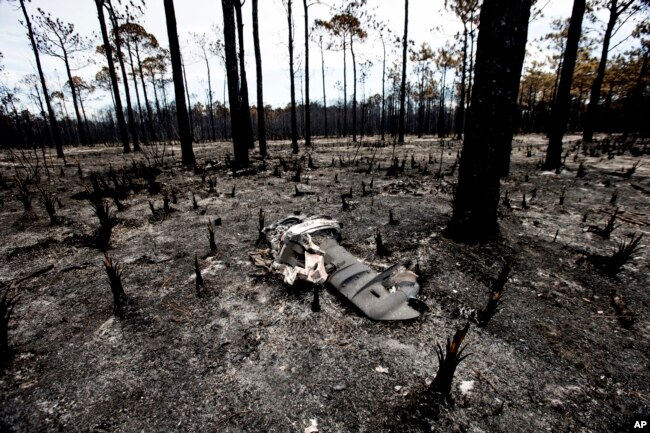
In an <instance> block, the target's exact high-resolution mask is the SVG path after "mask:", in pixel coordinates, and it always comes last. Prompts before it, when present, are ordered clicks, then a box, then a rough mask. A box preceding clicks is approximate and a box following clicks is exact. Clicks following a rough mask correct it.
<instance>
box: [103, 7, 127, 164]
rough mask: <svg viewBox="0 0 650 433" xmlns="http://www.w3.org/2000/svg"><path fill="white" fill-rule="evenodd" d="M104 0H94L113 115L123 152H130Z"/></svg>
mask: <svg viewBox="0 0 650 433" xmlns="http://www.w3.org/2000/svg"><path fill="white" fill-rule="evenodd" d="M104 1H105V0H95V5H96V6H97V16H98V18H99V26H100V27H101V31H102V40H103V42H104V53H105V54H106V61H107V62H108V74H109V76H110V77H111V86H112V87H113V99H114V102H115V117H117V127H118V130H119V133H120V139H121V140H122V146H123V148H124V153H129V152H131V146H130V145H129V133H128V131H127V129H126V121H125V120H124V110H123V109H122V98H121V97H120V88H119V87H118V83H117V74H116V73H115V64H114V63H113V48H112V47H111V42H110V39H109V38H108V30H107V29H106V20H105V18H104Z"/></svg>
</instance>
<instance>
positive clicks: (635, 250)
mask: <svg viewBox="0 0 650 433" xmlns="http://www.w3.org/2000/svg"><path fill="white" fill-rule="evenodd" d="M642 238H643V234H640V235H639V236H636V235H632V239H631V240H630V241H629V242H625V241H621V242H619V243H618V246H617V248H616V251H614V253H613V254H612V255H611V256H601V255H597V254H591V255H589V256H587V259H588V260H589V261H590V262H591V263H593V264H594V265H596V266H598V267H600V268H601V269H602V270H603V271H605V273H606V274H607V275H609V276H611V277H615V276H616V275H618V273H619V272H621V271H622V270H623V267H624V266H625V265H626V264H628V263H629V262H630V261H631V260H633V259H634V258H635V257H637V256H638V255H639V253H640V252H641V248H642V245H641V239H642Z"/></svg>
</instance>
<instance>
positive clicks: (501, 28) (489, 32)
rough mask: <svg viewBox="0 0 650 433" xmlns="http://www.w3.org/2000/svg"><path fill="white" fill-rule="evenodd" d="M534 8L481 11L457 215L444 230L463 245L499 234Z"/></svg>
mask: <svg viewBox="0 0 650 433" xmlns="http://www.w3.org/2000/svg"><path fill="white" fill-rule="evenodd" d="M530 7H531V0H507V1H506V0H485V1H484V2H483V6H482V8H481V30H480V32H479V36H478V47H477V52H476V75H475V83H474V90H473V92H472V106H471V109H470V110H469V111H468V113H467V123H466V125H465V139H464V143H463V151H462V155H461V159H460V169H459V177H458V186H457V189H456V194H455V199H454V210H453V216H452V219H451V221H450V222H449V225H448V226H447V229H446V230H445V232H446V234H447V235H448V236H450V237H452V238H455V239H458V240H466V241H484V240H488V239H493V238H494V237H495V236H497V234H498V222H497V207H498V204H499V187H500V185H499V182H500V176H501V170H502V168H503V161H502V158H503V156H504V154H509V147H510V146H511V140H512V134H513V124H514V117H515V116H514V115H515V109H514V107H515V106H516V102H517V91H516V90H517V89H518V87H519V80H520V78H521V69H522V66H523V58H524V54H525V48H526V39H527V33H528V19H529V16H530ZM504 148H505V149H504ZM506 150H508V151H507V152H506Z"/></svg>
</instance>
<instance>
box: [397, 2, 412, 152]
mask: <svg viewBox="0 0 650 433" xmlns="http://www.w3.org/2000/svg"><path fill="white" fill-rule="evenodd" d="M408 28H409V0H404V38H403V39H402V84H401V85H400V92H399V119H398V126H397V128H398V130H397V133H398V139H397V141H398V143H404V129H405V124H404V123H405V121H406V119H405V117H406V113H405V108H406V107H405V106H404V105H405V102H406V51H407V49H408Z"/></svg>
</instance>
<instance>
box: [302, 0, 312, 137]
mask: <svg viewBox="0 0 650 433" xmlns="http://www.w3.org/2000/svg"><path fill="white" fill-rule="evenodd" d="M302 4H303V7H304V9H305V146H306V147H309V146H311V104H310V101H309V14H308V10H307V8H308V6H307V0H302Z"/></svg>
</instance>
